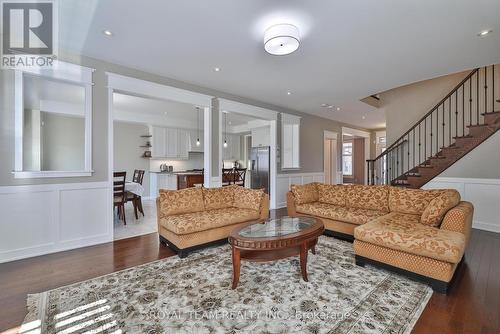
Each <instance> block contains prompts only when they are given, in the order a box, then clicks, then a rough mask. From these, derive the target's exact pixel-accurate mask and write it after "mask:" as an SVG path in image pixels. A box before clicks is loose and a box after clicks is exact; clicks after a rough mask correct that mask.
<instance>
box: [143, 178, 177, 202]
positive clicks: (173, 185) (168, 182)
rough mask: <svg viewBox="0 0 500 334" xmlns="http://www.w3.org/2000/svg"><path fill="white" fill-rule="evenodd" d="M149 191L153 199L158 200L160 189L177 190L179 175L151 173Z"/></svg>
mask: <svg viewBox="0 0 500 334" xmlns="http://www.w3.org/2000/svg"><path fill="white" fill-rule="evenodd" d="M149 189H150V196H151V198H153V199H154V198H157V197H158V195H159V193H160V189H168V190H177V175H175V174H170V173H150V177H149Z"/></svg>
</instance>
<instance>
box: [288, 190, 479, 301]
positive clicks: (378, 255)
mask: <svg viewBox="0 0 500 334" xmlns="http://www.w3.org/2000/svg"><path fill="white" fill-rule="evenodd" d="M287 206H288V214H289V215H290V216H297V215H309V216H314V217H318V218H320V219H322V220H323V222H324V224H325V229H326V230H328V231H329V232H330V233H331V234H333V235H336V236H340V237H344V238H351V239H352V238H353V237H354V252H355V254H356V263H357V264H358V265H361V266H364V265H365V264H366V263H370V264H375V265H379V266H382V267H386V268H388V269H392V270H395V271H398V272H401V273H404V274H406V275H408V276H410V277H412V278H414V279H418V280H422V281H425V282H427V283H430V284H431V286H432V287H433V289H434V290H436V291H439V292H446V291H447V289H448V287H449V285H450V283H451V281H452V278H453V277H454V273H455V271H456V269H457V267H458V265H459V264H460V263H461V261H462V260H463V255H464V251H465V248H466V246H467V244H468V241H469V236H470V231H471V225H472V215H473V211H474V209H473V207H472V204H471V203H469V202H465V201H460V194H459V193H458V192H457V191H456V190H451V189H436V190H422V189H405V188H399V187H390V186H362V185H325V184H320V183H310V184H307V185H303V186H292V188H291V191H290V192H289V193H288V195H287Z"/></svg>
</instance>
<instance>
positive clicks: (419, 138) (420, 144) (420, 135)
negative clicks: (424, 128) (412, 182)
mask: <svg viewBox="0 0 500 334" xmlns="http://www.w3.org/2000/svg"><path fill="white" fill-rule="evenodd" d="M421 124H422V122H420V123H418V165H419V166H420V163H421V161H422V152H421V149H422V132H421V131H420V125H421Z"/></svg>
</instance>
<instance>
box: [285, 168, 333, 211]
mask: <svg viewBox="0 0 500 334" xmlns="http://www.w3.org/2000/svg"><path fill="white" fill-rule="evenodd" d="M311 182H322V183H323V182H325V173H323V172H321V173H294V174H278V177H277V180H276V189H277V193H276V202H277V208H284V207H286V193H287V192H288V191H289V190H290V186H291V185H292V184H306V183H311Z"/></svg>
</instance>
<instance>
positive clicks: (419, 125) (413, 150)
mask: <svg viewBox="0 0 500 334" xmlns="http://www.w3.org/2000/svg"><path fill="white" fill-rule="evenodd" d="M419 126H420V124H419ZM412 131H413V167H415V129H413V130H412ZM408 167H409V166H408Z"/></svg>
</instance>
